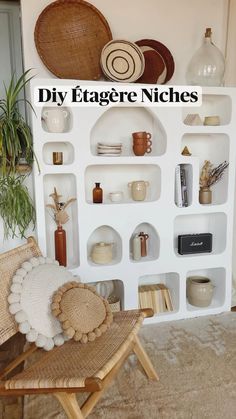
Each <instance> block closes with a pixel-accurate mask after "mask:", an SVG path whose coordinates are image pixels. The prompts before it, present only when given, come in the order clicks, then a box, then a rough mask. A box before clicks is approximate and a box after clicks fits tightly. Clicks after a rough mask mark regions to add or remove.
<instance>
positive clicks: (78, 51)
mask: <svg viewBox="0 0 236 419" xmlns="http://www.w3.org/2000/svg"><path fill="white" fill-rule="evenodd" d="M34 39H35V45H36V48H37V51H38V54H39V56H40V58H41V60H42V61H43V63H44V64H45V66H46V67H47V68H48V70H50V71H51V73H53V74H54V75H56V76H57V77H59V78H65V79H81V80H97V79H99V78H100V77H101V75H102V71H101V68H100V55H101V51H102V48H103V47H104V45H105V44H106V43H107V42H109V41H110V40H111V39H112V34H111V30H110V28H109V25H108V23H107V21H106V19H105V18H104V16H103V15H102V14H101V13H100V12H99V10H98V9H96V8H95V7H94V6H92V5H91V4H89V3H87V2H85V1H82V0H57V1H55V2H54V3H51V4H50V5H49V6H47V7H46V8H45V9H44V10H43V11H42V13H41V14H40V15H39V17H38V20H37V22H36V26H35V32H34Z"/></svg>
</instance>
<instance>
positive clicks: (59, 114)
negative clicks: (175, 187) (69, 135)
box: [42, 108, 69, 133]
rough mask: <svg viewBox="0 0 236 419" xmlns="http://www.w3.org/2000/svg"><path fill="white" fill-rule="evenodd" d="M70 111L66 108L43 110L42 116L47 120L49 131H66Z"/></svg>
mask: <svg viewBox="0 0 236 419" xmlns="http://www.w3.org/2000/svg"><path fill="white" fill-rule="evenodd" d="M68 116H69V112H68V111H66V110H65V109H54V108H52V109H47V110H43V112H42V118H43V120H44V121H45V124H46V126H47V130H48V131H49V132H57V133H59V132H64V131H65V130H66V125H67V119H68Z"/></svg>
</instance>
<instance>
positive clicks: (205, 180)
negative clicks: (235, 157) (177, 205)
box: [199, 160, 229, 204]
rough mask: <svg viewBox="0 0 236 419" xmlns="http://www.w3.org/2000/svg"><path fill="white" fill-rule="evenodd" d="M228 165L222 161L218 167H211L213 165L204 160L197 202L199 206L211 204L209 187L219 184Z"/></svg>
mask: <svg viewBox="0 0 236 419" xmlns="http://www.w3.org/2000/svg"><path fill="white" fill-rule="evenodd" d="M228 165H229V163H228V162H226V161H224V162H222V163H220V164H219V165H218V166H216V167H213V164H212V163H211V162H210V161H209V160H205V162H204V165H203V167H202V169H201V173H200V179H199V185H200V191H199V202H200V204H211V202H212V191H211V187H212V186H213V185H215V184H216V183H217V182H219V181H220V180H221V178H222V176H223V174H224V172H225V170H226V169H227V167H228Z"/></svg>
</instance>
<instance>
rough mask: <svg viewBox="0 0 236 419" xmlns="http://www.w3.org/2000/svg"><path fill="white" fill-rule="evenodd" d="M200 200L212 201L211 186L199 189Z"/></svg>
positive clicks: (201, 202)
mask: <svg viewBox="0 0 236 419" xmlns="http://www.w3.org/2000/svg"><path fill="white" fill-rule="evenodd" d="M199 202H200V204H211V203H212V191H211V190H210V188H208V187H205V188H200V191H199Z"/></svg>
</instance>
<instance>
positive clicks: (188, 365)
mask: <svg viewBox="0 0 236 419" xmlns="http://www.w3.org/2000/svg"><path fill="white" fill-rule="evenodd" d="M140 339H141V341H142V342H143V344H144V347H145V349H146V351H147V352H148V354H149V356H150V358H151V360H152V362H153V364H154V366H155V368H156V371H157V372H158V374H159V377H160V380H159V381H158V382H153V381H149V380H148V379H147V378H146V376H145V375H144V374H143V370H142V367H141V366H140V365H139V364H138V362H137V361H136V358H135V356H133V355H132V356H131V357H130V358H129V359H128V360H127V362H126V363H125V365H124V366H123V368H122V369H121V370H120V372H119V374H118V376H117V378H116V380H115V381H114V382H113V384H112V385H111V387H110V388H109V389H108V390H107V392H106V393H105V394H104V396H103V398H102V399H101V400H100V401H99V403H98V404H97V407H96V408H95V409H94V410H93V413H92V414H91V415H90V416H89V419H213V418H214V419H224V418H227V419H235V418H236V313H232V312H231V313H226V314H221V315H215V316H207V317H198V318H195V319H189V320H178V321H173V322H165V323H161V324H155V325H150V326H144V327H143V328H142V329H141V333H140ZM79 397H80V400H81V396H79ZM52 418H54V419H55V418H56V419H66V415H65V414H64V413H63V412H62V410H61V408H60V406H59V404H58V402H57V401H56V400H54V398H53V397H52V396H37V397H35V396H27V397H25V402H24V419H52Z"/></svg>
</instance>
